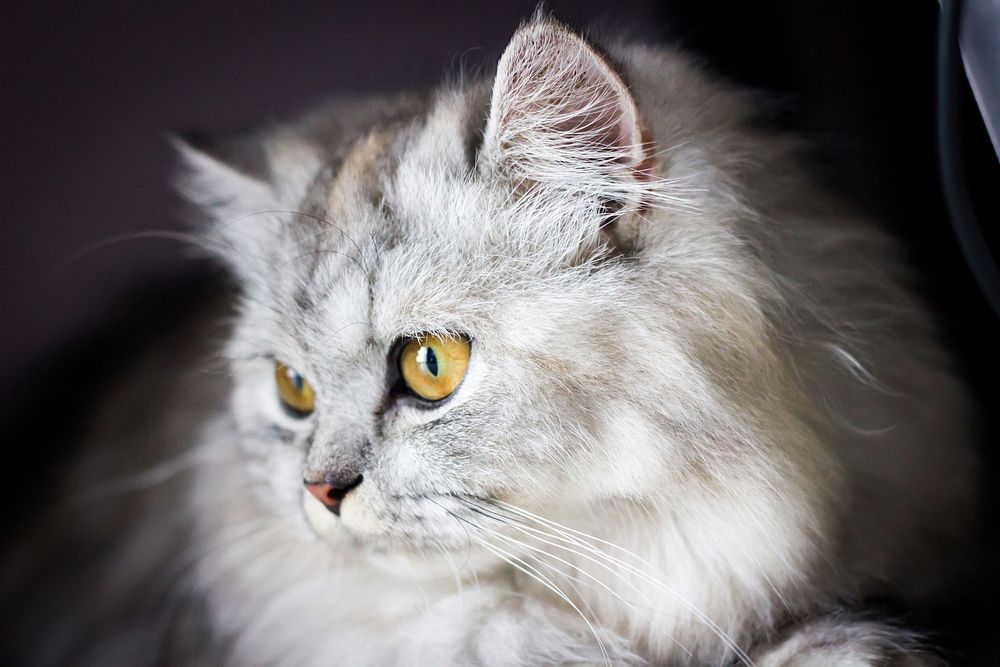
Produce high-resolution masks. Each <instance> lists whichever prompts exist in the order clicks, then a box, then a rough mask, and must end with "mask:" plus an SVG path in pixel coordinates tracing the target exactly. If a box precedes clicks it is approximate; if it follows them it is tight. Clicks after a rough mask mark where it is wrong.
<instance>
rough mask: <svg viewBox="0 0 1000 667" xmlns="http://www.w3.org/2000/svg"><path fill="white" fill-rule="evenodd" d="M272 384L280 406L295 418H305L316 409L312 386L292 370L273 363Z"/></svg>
mask: <svg viewBox="0 0 1000 667" xmlns="http://www.w3.org/2000/svg"><path fill="white" fill-rule="evenodd" d="M274 383H275V385H277V387H278V398H280V399H281V404H282V405H284V406H285V408H287V409H288V411H289V412H291V413H292V414H293V415H295V416H296V417H306V416H308V415H309V414H311V413H312V411H313V408H315V407H316V394H314V393H313V388H312V385H311V384H309V382H308V381H307V380H306V379H305V378H304V377H302V376H301V375H299V373H298V371H296V370H295V369H294V368H289V367H288V366H286V365H284V364H282V363H278V362H274Z"/></svg>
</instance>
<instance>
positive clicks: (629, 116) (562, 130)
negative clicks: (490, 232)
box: [480, 18, 654, 206]
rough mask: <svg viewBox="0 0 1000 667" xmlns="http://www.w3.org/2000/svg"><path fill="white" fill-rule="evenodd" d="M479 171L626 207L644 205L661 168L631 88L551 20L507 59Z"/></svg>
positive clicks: (523, 35)
mask: <svg viewBox="0 0 1000 667" xmlns="http://www.w3.org/2000/svg"><path fill="white" fill-rule="evenodd" d="M480 165H481V168H483V169H485V170H488V171H490V172H492V173H494V174H496V175H498V176H500V177H502V178H505V179H508V180H509V181H510V182H511V183H512V184H513V186H514V187H515V188H518V189H521V190H524V189H526V188H530V187H535V186H542V187H546V188H554V189H557V190H560V191H563V192H571V193H576V192H579V193H581V194H583V195H585V196H587V195H596V196H600V197H603V198H605V199H611V200H617V201H618V203H619V204H620V205H622V206H627V205H635V204H638V203H639V202H638V201H636V200H637V199H638V198H640V197H641V191H642V189H643V188H642V184H643V183H644V182H647V181H649V179H650V178H651V171H652V169H653V166H654V164H653V159H652V157H651V153H650V151H649V150H648V146H646V145H645V143H644V141H643V133H642V126H641V123H640V120H639V112H638V109H637V107H636V104H635V100H634V99H633V97H632V94H631V93H630V92H629V89H628V86H627V85H626V83H625V81H624V80H623V79H622V77H621V76H620V75H619V74H618V73H617V72H616V71H615V70H614V68H613V67H612V66H611V65H610V64H609V62H608V61H607V59H606V58H605V57H604V56H603V55H601V54H600V53H598V51H597V50H595V49H594V48H593V47H592V46H591V45H589V44H588V43H587V42H586V41H585V40H584V39H583V38H581V37H580V36H579V35H577V34H575V33H573V32H571V31H570V30H569V29H567V28H566V27H564V26H562V25H561V24H559V23H557V22H555V21H553V20H551V19H547V18H535V19H533V20H532V21H531V22H530V23H528V24H526V25H524V26H522V27H521V28H520V29H519V30H518V31H517V33H515V35H514V37H513V39H512V40H511V42H510V44H509V45H508V46H507V49H506V50H505V51H504V54H503V56H502V57H501V59H500V64H499V66H498V69H497V75H496V80H495V82H494V85H493V96H492V100H491V103H490V111H489V118H488V121H487V124H486V130H485V134H484V140H483V147H482V151H481V153H480Z"/></svg>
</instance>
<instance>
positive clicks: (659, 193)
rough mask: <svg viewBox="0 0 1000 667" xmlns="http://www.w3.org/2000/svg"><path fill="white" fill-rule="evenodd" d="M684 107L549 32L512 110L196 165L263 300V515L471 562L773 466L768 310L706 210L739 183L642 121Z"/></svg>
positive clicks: (493, 88)
mask: <svg viewBox="0 0 1000 667" xmlns="http://www.w3.org/2000/svg"><path fill="white" fill-rule="evenodd" d="M640 92H641V89H640ZM663 95H669V94H668V93H662V92H657V93H656V94H652V93H650V96H649V98H648V99H646V100H643V99H642V98H641V96H640V95H638V94H636V93H634V92H633V91H632V90H630V87H629V85H627V84H626V82H625V79H624V78H623V76H622V74H620V73H619V72H618V71H617V70H616V69H615V67H614V66H612V64H611V63H610V61H609V59H608V58H606V57H605V56H604V55H602V54H601V53H599V52H598V51H597V50H595V49H594V48H593V47H592V46H590V45H589V44H588V43H587V42H586V41H584V40H583V39H582V38H580V37H579V36H577V35H575V34H573V33H572V32H570V31H568V30H567V29H565V28H563V27H562V26H560V25H559V24H556V23H554V22H552V21H549V20H545V19H536V20H534V21H532V22H530V23H528V24H526V25H525V26H524V27H522V28H521V29H520V30H519V31H518V32H517V33H516V35H515V36H514V38H513V40H512V42H511V43H510V45H509V46H508V47H507V49H506V51H505V53H504V55H503V57H502V59H501V60H500V63H499V66H498V70H497V74H496V77H495V81H493V82H492V85H489V84H485V83H480V84H477V83H473V84H466V85H464V86H462V87H458V88H454V87H453V88H448V89H445V90H443V91H440V92H438V93H436V94H434V95H431V96H426V97H413V98H400V99H397V100H394V101H386V100H347V101H342V102H337V103H334V104H332V105H331V106H329V107H328V108H325V109H324V110H322V111H321V112H320V113H318V114H316V115H314V116H312V117H309V118H307V119H306V120H304V121H302V122H301V123H299V124H297V125H294V126H290V127H282V128H278V129H276V130H273V131H271V132H269V133H265V134H264V135H263V136H258V137H256V138H255V139H253V140H247V141H243V142H235V143H230V144H228V145H226V146H224V147H223V149H222V150H221V152H212V151H209V150H206V149H196V148H192V147H190V146H187V147H184V148H183V149H182V151H183V153H184V155H185V156H186V159H187V161H188V163H189V166H190V167H191V169H190V170H189V171H190V173H189V175H188V178H187V180H186V185H185V187H186V189H187V191H188V192H189V194H190V195H191V196H192V198H193V199H195V200H196V201H197V202H198V203H200V204H201V205H203V206H204V207H205V208H206V209H207V210H208V211H209V212H210V213H211V215H212V216H213V218H214V224H213V226H212V229H211V232H212V233H211V238H212V241H211V242H212V243H213V245H215V247H216V248H218V250H219V252H220V253H221V254H222V255H224V256H225V258H226V259H227V260H228V262H229V263H230V264H231V266H232V268H233V269H234V271H235V273H236V275H237V276H238V277H239V279H240V281H241V284H242V287H243V298H242V301H241V307H240V313H239V317H238V322H237V325H236V329H235V333H234V336H233V340H232V342H231V345H230V347H229V352H230V354H231V357H232V359H233V370H234V376H235V390H234V398H233V406H234V411H235V415H236V420H237V424H238V428H239V438H240V441H241V443H242V448H243V456H244V458H245V463H246V466H247V475H248V486H249V487H252V488H254V489H255V490H256V491H257V493H258V495H259V498H258V500H260V501H261V502H263V503H264V504H265V505H268V504H270V505H272V506H273V507H276V508H280V509H282V510H284V511H287V512H288V513H289V515H290V516H296V515H297V516H301V515H302V508H303V507H305V514H306V515H307V516H308V517H309V522H310V523H311V525H312V526H313V528H314V529H315V530H317V531H318V532H319V533H320V534H321V535H323V536H325V537H328V538H329V539H333V540H338V539H345V538H346V539H350V540H353V541H354V542H356V543H358V544H367V545H371V546H374V547H376V548H386V549H405V548H407V547H417V548H420V549H423V548H427V547H432V546H443V547H445V548H464V547H465V546H466V545H467V544H468V543H469V540H470V533H471V534H472V535H474V534H475V531H476V530H477V528H476V527H477V526H481V525H482V524H484V523H488V522H489V521H491V518H490V516H489V514H490V512H497V511H500V508H504V507H506V506H507V505H505V503H509V504H510V506H515V505H516V506H518V507H521V508H529V509H535V510H545V509H546V508H553V507H558V508H560V510H561V514H563V515H565V513H566V512H570V513H572V512H573V511H579V512H580V513H585V512H591V511H592V510H593V508H594V507H598V506H602V505H609V504H614V503H625V504H628V503H635V504H636V506H639V505H642V504H643V503H646V502H647V501H649V500H651V499H655V500H656V503H653V504H654V505H655V506H656V507H666V508H671V507H673V508H676V507H678V506H679V504H680V503H682V502H691V496H692V493H695V491H692V489H695V490H697V491H696V493H704V494H710V493H712V491H710V489H712V488H714V487H713V484H714V482H713V480H717V478H725V477H727V476H729V478H730V483H732V480H734V479H736V478H738V477H739V474H740V473H736V472H734V471H735V470H737V469H738V468H740V467H742V466H750V467H753V466H758V467H760V468H761V470H763V469H765V468H767V467H768V466H773V465H777V464H774V463H772V462H767V463H765V462H763V461H764V458H765V455H764V454H763V453H761V452H756V451H754V448H757V449H761V448H762V447H761V446H760V443H759V442H756V443H754V448H750V451H747V452H741V453H739V454H738V455H737V454H736V451H735V450H736V449H737V448H739V447H740V446H741V443H745V442H746V441H747V440H748V439H752V433H753V431H754V428H755V425H756V421H755V420H757V419H758V418H759V417H760V416H761V414H758V412H755V411H756V408H755V407H754V405H755V403H754V401H760V402H761V403H762V404H763V403H767V402H773V399H774V396H773V395H772V394H773V392H772V390H771V388H770V387H769V386H768V385H767V384H766V379H765V378H766V376H767V373H768V369H769V368H771V367H772V366H773V365H774V355H773V354H772V352H771V351H770V349H769V348H768V343H767V336H766V328H767V325H766V323H765V318H764V317H763V315H762V314H761V310H760V304H759V296H760V294H759V293H760V291H761V289H762V288H761V287H760V284H759V281H758V280H757V278H756V277H755V275H756V274H755V273H754V271H755V268H754V264H753V262H752V261H751V260H750V259H748V256H747V254H746V253H743V252H742V251H741V249H740V248H739V243H738V242H737V241H736V239H735V238H734V237H733V235H732V234H731V233H729V231H727V227H726V225H725V224H724V222H719V220H718V219H716V220H715V221H710V220H709V218H710V216H708V215H707V214H706V213H705V212H704V210H702V203H703V202H704V201H711V199H710V197H711V196H712V195H713V194H718V195H719V196H720V197H721V198H720V200H719V201H723V200H725V197H724V196H723V191H724V188H725V184H724V181H722V180H720V181H719V183H718V188H719V191H718V192H717V193H708V192H706V190H707V189H708V188H707V187H706V186H704V183H705V180H704V179H705V178H707V177H706V174H709V173H711V169H710V167H711V165H705V164H703V163H699V162H698V160H697V159H694V158H693V157H692V156H695V155H697V153H696V152H695V150H694V149H691V151H690V152H689V153H687V156H688V157H687V158H683V159H682V158H681V157H680V156H681V155H682V152H680V151H681V149H680V148H677V149H676V152H673V153H672V152H671V151H669V150H666V149H667V148H668V147H672V146H675V145H678V146H679V145H680V144H682V143H683V142H688V143H692V142H691V138H690V135H691V134H692V131H691V129H690V128H687V127H685V126H684V118H683V117H678V116H677V115H676V114H675V115H674V116H672V117H671V120H670V122H669V123H666V124H662V125H661V126H657V127H656V128H654V125H655V124H654V123H650V122H648V119H645V118H643V117H642V114H641V113H640V109H645V110H647V111H648V112H649V113H652V112H654V111H655V112H656V113H661V111H663V110H662V109H661V108H660V107H661V105H662V104H663V102H662V99H661V98H662V97H663ZM637 102H638V103H637ZM685 103H686V104H687V105H688V106H690V105H691V103H690V101H686V102H685ZM664 113H665V111H664ZM692 122H694V121H692ZM670 123H673V126H672V127H673V129H672V130H671V129H670V127H671V125H670ZM654 130H655V131H654ZM671 131H672V132H673V134H672V135H670V136H666V135H667V134H669V132H671ZM692 145H693V144H692ZM699 179H701V180H699ZM717 218H719V219H721V217H719V216H717ZM772 370H773V369H772ZM762 410H763V409H762ZM755 457H758V458H755ZM778 458H779V459H780V458H781V457H780V456H779V457H778ZM251 480H252V482H251ZM304 482H306V483H308V485H307V486H308V488H307V486H304ZM310 485H311V486H310Z"/></svg>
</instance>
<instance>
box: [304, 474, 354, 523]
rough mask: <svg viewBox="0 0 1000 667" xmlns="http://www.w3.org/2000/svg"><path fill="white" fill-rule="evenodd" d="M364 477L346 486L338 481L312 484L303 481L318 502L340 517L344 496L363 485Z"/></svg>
mask: <svg viewBox="0 0 1000 667" xmlns="http://www.w3.org/2000/svg"><path fill="white" fill-rule="evenodd" d="M361 480H362V477H361V475H358V476H357V477H355V478H354V479H352V480H351V481H350V482H347V483H346V484H345V483H343V482H342V481H338V480H324V481H322V482H310V481H309V480H307V479H306V480H302V482H303V484H305V485H306V489H308V490H309V493H311V494H313V496H314V497H315V498H316V500H318V501H320V502H321V503H323V504H324V505H325V506H326V508H327V509H328V510H330V511H331V512H333V513H334V514H336V515H337V516H340V503H341V502H342V501H343V500H344V496H346V495H347V494H348V493H350V491H351V489H353V488H354V487H356V486H357V485H358V484H360V483H361Z"/></svg>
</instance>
